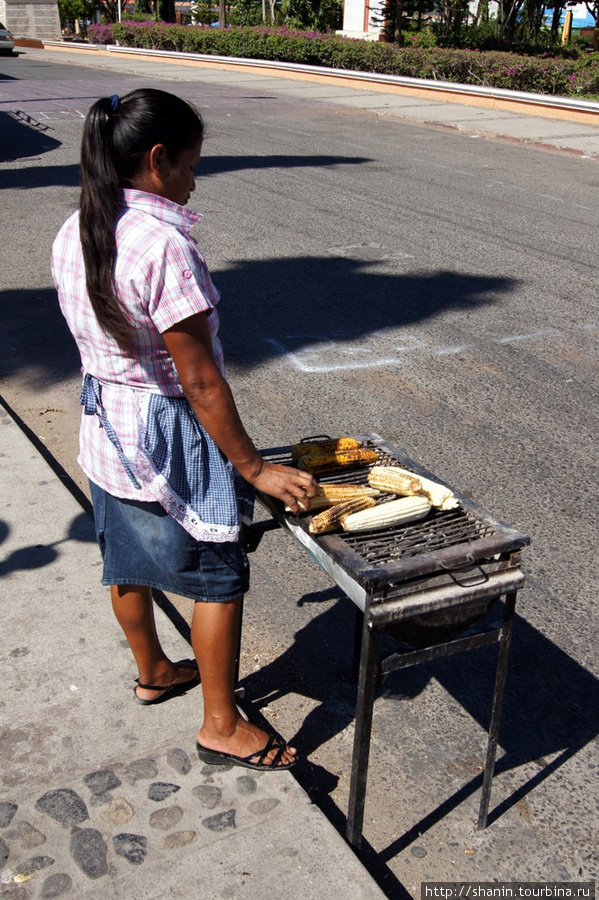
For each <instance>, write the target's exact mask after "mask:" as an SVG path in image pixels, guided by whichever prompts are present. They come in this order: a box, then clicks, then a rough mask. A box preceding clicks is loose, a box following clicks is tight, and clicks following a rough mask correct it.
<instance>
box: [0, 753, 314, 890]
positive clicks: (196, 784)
mask: <svg viewBox="0 0 599 900" xmlns="http://www.w3.org/2000/svg"><path fill="white" fill-rule="evenodd" d="M247 771H248V772H249V771H250V770H247ZM296 794H297V791H295V790H294V789H293V787H291V785H290V783H289V781H288V780H287V778H285V777H281V776H279V775H277V774H274V775H273V774H272V773H268V775H267V776H265V775H264V773H262V772H254V771H253V770H252V771H251V774H247V773H246V774H244V770H243V769H242V768H238V767H233V766H207V765H203V764H202V763H200V762H199V760H197V759H194V758H193V756H191V755H190V754H188V753H187V752H186V751H185V750H184V749H182V748H181V747H170V748H168V749H167V750H166V752H165V753H164V754H163V755H161V756H155V757H146V758H142V759H134V760H131V761H130V762H129V763H128V764H125V763H123V764H122V765H120V766H113V767H112V768H107V769H102V770H98V771H95V772H89V773H88V774H86V775H84V776H83V777H82V778H81V779H79V780H77V781H75V782H70V783H69V784H68V785H66V786H62V787H58V788H53V789H51V790H48V791H46V792H45V793H43V794H41V795H40V796H36V795H33V796H31V797H29V798H23V797H22V796H20V795H19V794H18V793H17V792H15V795H14V798H13V799H11V800H4V801H2V802H0V835H1V837H0V865H1V866H2V871H1V873H0V896H2V897H5V896H6V897H15V898H37V897H39V898H43V900H46V898H50V897H62V896H65V895H71V896H73V895H75V896H77V897H83V896H86V897H88V896H89V897H92V896H94V897H95V896H98V897H105V896H107V894H106V888H104V887H102V884H101V881H102V879H105V878H108V880H112V879H113V878H114V875H115V874H116V872H117V871H118V872H119V875H120V877H121V879H122V878H125V879H127V877H130V878H132V879H134V878H135V872H136V870H137V869H140V868H141V867H142V866H144V865H145V866H150V867H151V866H155V867H157V868H158V869H160V867H162V866H163V865H164V864H165V860H164V854H165V853H166V854H168V855H169V856H170V857H171V858H172V862H173V863H176V859H177V851H178V850H180V849H181V848H183V847H186V846H187V845H188V844H192V843H193V844H194V845H195V849H196V850H197V851H198V852H201V850H202V849H203V848H204V847H205V846H206V845H207V844H210V843H214V842H216V841H220V840H221V838H222V837H223V835H224V834H226V833H227V832H229V831H230V830H232V829H243V828H252V827H253V826H254V825H255V824H256V823H257V822H258V821H260V820H267V819H268V820H270V821H272V820H273V819H276V816H277V813H278V812H280V810H281V808H282V807H283V806H284V805H285V804H286V803H287V804H289V803H290V802H293V800H294V799H295V798H296ZM288 853H289V855H290V856H293V855H294V854H297V850H295V851H294V849H293V848H292V847H290V848H289V849H288ZM246 874H247V875H249V872H248V873H246ZM94 882H97V883H98V886H97V887H93V886H92V885H93V883H94ZM108 890H110V888H109V889H108Z"/></svg>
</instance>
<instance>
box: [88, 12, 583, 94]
mask: <svg viewBox="0 0 599 900" xmlns="http://www.w3.org/2000/svg"><path fill="white" fill-rule="evenodd" d="M88 37H89V40H90V41H91V42H92V43H98V44H102V43H104V44H107V43H112V44H114V43H116V42H118V43H119V44H120V45H122V46H125V47H141V48H147V49H151V50H174V51H179V52H187V53H202V54H208V55H217V56H236V57H240V58H242V59H271V60H279V61H281V62H290V63H304V64H308V65H314V66H319V65H320V66H327V67H330V68H334V69H346V70H351V71H359V72H375V73H378V74H386V75H400V76H408V77H412V78H426V79H429V80H435V81H448V82H457V83H458V84H472V85H477V86H480V85H483V86H487V87H496V88H509V89H512V90H516V91H527V92H533V93H540V94H553V95H558V96H572V95H574V96H580V95H599V53H592V52H585V51H581V50H579V49H574V50H572V51H569V52H567V51H566V52H565V53H564V55H563V56H562V54H557V55H556V54H549V53H548V52H545V53H544V55H542V56H530V55H524V54H517V53H513V52H502V51H497V50H493V51H479V50H468V49H466V50H458V49H454V48H451V47H438V46H435V47H431V46H430V38H426V40H425V39H419V40H418V41H416V40H414V41H409V40H408V44H410V46H406V47H401V48H400V47H397V46H395V45H394V44H386V43H383V42H377V41H364V40H356V39H350V38H343V37H340V36H338V35H335V34H331V33H321V32H299V31H292V30H290V29H288V28H267V27H264V26H260V27H257V28H251V27H242V28H225V29H221V28H210V27H203V26H189V25H188V26H181V25H168V24H166V23H164V22H154V21H148V22H143V23H139V22H120V23H115V24H113V25H90V27H89V29H88ZM408 38H409V35H408Z"/></svg>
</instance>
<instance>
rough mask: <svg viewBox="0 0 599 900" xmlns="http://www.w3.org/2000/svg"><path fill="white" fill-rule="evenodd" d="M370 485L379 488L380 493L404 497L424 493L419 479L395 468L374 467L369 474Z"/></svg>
mask: <svg viewBox="0 0 599 900" xmlns="http://www.w3.org/2000/svg"><path fill="white" fill-rule="evenodd" d="M368 484H370V485H372V487H374V488H378V490H379V491H385V492H386V493H389V494H400V495H401V496H403V497H410V496H413V495H414V494H420V493H422V485H421V483H420V481H419V480H418V478H416V477H415V476H414V475H411V474H410V473H409V472H404V471H402V470H400V469H396V468H394V467H393V466H373V467H372V469H371V470H370V472H369V473H368Z"/></svg>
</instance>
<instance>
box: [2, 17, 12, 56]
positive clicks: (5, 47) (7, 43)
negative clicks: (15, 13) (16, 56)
mask: <svg viewBox="0 0 599 900" xmlns="http://www.w3.org/2000/svg"><path fill="white" fill-rule="evenodd" d="M14 49H15V42H14V40H13V36H12V34H11V33H10V31H9V30H8V28H5V27H4V25H3V24H2V22H0V53H12V52H13V50H14Z"/></svg>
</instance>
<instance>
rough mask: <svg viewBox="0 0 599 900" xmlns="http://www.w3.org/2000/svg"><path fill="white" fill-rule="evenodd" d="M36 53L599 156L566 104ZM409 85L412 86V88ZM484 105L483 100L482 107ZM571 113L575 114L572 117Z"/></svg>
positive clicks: (169, 61)
mask: <svg viewBox="0 0 599 900" xmlns="http://www.w3.org/2000/svg"><path fill="white" fill-rule="evenodd" d="M19 52H20V53H24V54H26V55H27V56H30V57H32V58H35V59H46V60H49V61H52V62H58V63H61V62H62V63H66V64H68V65H86V66H95V67H100V68H105V69H112V70H115V71H121V72H132V73H135V74H137V75H149V76H153V77H154V76H155V77H159V78H162V79H172V80H174V81H190V80H192V81H193V80H198V81H200V80H201V81H205V82H206V83H210V81H211V80H212V79H214V80H215V81H218V82H219V83H230V84H233V85H239V86H243V87H247V85H248V81H249V80H251V81H252V82H254V83H256V84H259V85H260V86H261V87H262V88H263V89H264V90H268V89H270V90H273V91H277V92H278V93H279V94H282V95H283V96H285V95H288V96H300V97H310V98H311V99H313V100H321V101H323V102H325V103H329V104H334V105H338V106H346V107H351V108H354V109H361V110H364V111H368V112H371V113H373V114H377V115H381V116H392V117H395V118H399V119H405V120H406V121H410V122H419V123H423V124H430V125H437V126H442V127H445V128H451V129H454V130H456V131H459V132H461V133H464V134H468V135H470V136H472V137H476V138H488V137H495V138H500V139H504V140H509V141H518V142H523V143H528V144H532V145H535V146H537V147H540V148H545V149H548V150H561V151H568V152H570V153H574V154H576V155H579V156H585V157H589V158H592V159H599V117H598V118H597V123H596V124H589V123H587V122H583V121H580V119H579V118H577V114H576V113H575V112H574V111H571V112H568V111H567V110H561V111H560V113H559V114H560V116H564V117H565V118H553V117H552V114H551V111H550V110H546V111H545V112H544V114H543V115H540V114H537V113H539V112H540V109H539V108H538V107H532V108H531V109H534V110H535V111H536V112H535V114H533V113H532V112H531V111H528V112H525V110H527V109H528V108H527V107H526V105H521V106H520V107H519V109H520V111H509V110H505V109H498V108H492V107H489V106H488V105H484V104H485V103H487V104H488V101H486V100H485V99H484V98H478V99H477V98H466V97H462V98H461V102H458V95H452V96H451V99H449V97H450V95H442V96H443V97H444V98H445V99H441V96H439V95H436V94H434V95H431V96H426V97H423V96H411V95H410V93H409V92H403V93H397V90H396V89H395V88H393V86H391V85H383V84H378V85H375V86H373V85H370V84H368V83H364V84H361V85H359V86H357V83H356V82H352V85H354V86H352V87H348V86H345V85H344V84H343V82H342V81H340V80H339V79H323V76H321V75H309V74H306V73H302V72H295V73H293V72H283V71H277V72H273V71H272V70H262V71H261V70H256V69H252V67H251V65H248V67H247V68H246V67H240V66H229V67H227V65H226V64H225V63H218V62H217V63H206V62H201V63H198V62H193V61H191V60H185V61H184V62H183V61H178V60H177V59H174V58H173V57H168V56H167V57H162V56H160V57H156V56H151V55H148V56H144V55H143V54H140V55H139V56H131V55H129V56H126V55H121V54H120V53H107V52H95V51H90V50H82V49H77V48H74V47H70V48H68V49H57V48H51V49H50V48H45V49H43V50H40V49H32V48H19ZM406 90H407V89H406ZM478 104H481V105H478ZM568 116H569V117H570V118H568Z"/></svg>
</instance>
